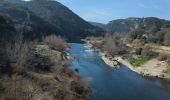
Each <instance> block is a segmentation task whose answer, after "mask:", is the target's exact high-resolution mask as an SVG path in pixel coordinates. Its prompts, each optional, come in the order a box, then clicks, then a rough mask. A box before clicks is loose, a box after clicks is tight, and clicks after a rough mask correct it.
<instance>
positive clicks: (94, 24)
mask: <svg viewBox="0 0 170 100" xmlns="http://www.w3.org/2000/svg"><path fill="white" fill-rule="evenodd" d="M88 22H89V23H90V24H91V25H93V26H96V27H100V28H102V29H105V28H106V24H103V23H97V22H91V21H88Z"/></svg>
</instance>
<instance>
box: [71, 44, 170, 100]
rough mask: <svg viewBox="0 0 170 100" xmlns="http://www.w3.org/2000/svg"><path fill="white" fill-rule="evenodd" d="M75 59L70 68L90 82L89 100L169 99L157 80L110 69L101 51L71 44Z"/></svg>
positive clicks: (167, 93) (125, 68) (168, 95)
mask: <svg viewBox="0 0 170 100" xmlns="http://www.w3.org/2000/svg"><path fill="white" fill-rule="evenodd" d="M70 53H71V55H72V56H73V57H74V61H73V64H72V66H73V67H72V68H73V69H75V68H77V69H78V70H79V73H78V74H79V75H80V76H81V77H82V79H83V78H86V79H88V80H90V84H89V85H90V87H91V88H93V89H94V93H93V94H92V100H170V91H168V90H167V89H166V88H165V87H164V85H162V84H161V80H159V79H147V78H144V77H142V76H140V75H138V74H136V73H134V72H132V71H131V70H129V69H128V68H127V67H125V66H122V67H121V68H117V69H114V68H111V67H109V66H107V65H106V64H105V63H104V62H103V61H102V59H101V56H102V55H103V54H102V53H101V52H94V51H92V50H91V49H90V48H89V47H87V45H86V44H76V43H72V44H71V50H70Z"/></svg>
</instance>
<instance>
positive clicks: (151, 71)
mask: <svg viewBox="0 0 170 100" xmlns="http://www.w3.org/2000/svg"><path fill="white" fill-rule="evenodd" d="M84 41H85V42H86V43H87V44H88V45H93V41H92V42H91V41H88V40H84ZM105 55H106V53H105ZM102 60H103V61H104V62H105V63H106V64H107V65H108V66H110V67H114V68H117V67H120V64H123V65H125V66H127V67H128V68H129V69H131V70H132V71H134V72H136V73H138V74H141V75H143V76H149V77H158V78H163V79H168V80H169V79H170V74H168V73H167V71H168V70H169V68H168V65H167V63H166V62H165V61H158V60H157V59H156V58H153V59H150V60H149V61H147V62H146V63H145V64H143V65H140V66H133V65H132V64H131V63H130V61H129V60H128V59H123V58H122V57H121V56H117V57H110V56H109V57H106V56H102Z"/></svg>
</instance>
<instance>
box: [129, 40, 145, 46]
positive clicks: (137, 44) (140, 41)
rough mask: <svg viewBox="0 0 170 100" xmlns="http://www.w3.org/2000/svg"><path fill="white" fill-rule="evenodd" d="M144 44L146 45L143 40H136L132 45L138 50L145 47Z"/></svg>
mask: <svg viewBox="0 0 170 100" xmlns="http://www.w3.org/2000/svg"><path fill="white" fill-rule="evenodd" d="M144 44H145V42H144V41H143V40H139V39H136V40H134V41H133V42H132V45H133V46H134V47H137V48H140V47H142V46H144Z"/></svg>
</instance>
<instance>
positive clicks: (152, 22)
mask: <svg viewBox="0 0 170 100" xmlns="http://www.w3.org/2000/svg"><path fill="white" fill-rule="evenodd" d="M166 27H170V21H167V20H164V19H159V18H156V17H147V18H134V17H131V18H127V19H117V20H113V21H110V22H109V23H108V24H107V25H106V30H107V31H108V32H129V31H131V30H134V29H138V28H141V29H145V30H148V29H151V28H157V29H160V28H166Z"/></svg>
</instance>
